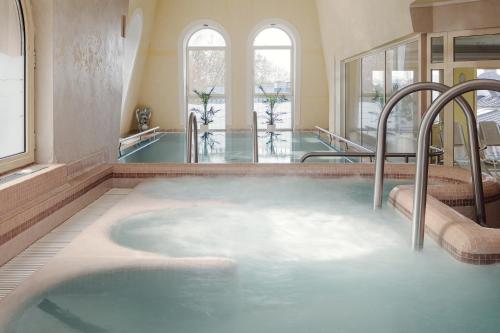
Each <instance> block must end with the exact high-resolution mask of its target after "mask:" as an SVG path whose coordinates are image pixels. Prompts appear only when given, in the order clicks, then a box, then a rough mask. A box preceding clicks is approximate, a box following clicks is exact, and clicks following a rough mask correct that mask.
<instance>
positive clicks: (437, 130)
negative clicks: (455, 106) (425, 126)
mask: <svg viewBox="0 0 500 333" xmlns="http://www.w3.org/2000/svg"><path fill="white" fill-rule="evenodd" d="M431 81H432V82H435V83H444V70H443V69H433V70H431ZM439 95H441V94H440V93H439V92H437V91H433V92H432V95H431V102H434V101H435V100H436V99H437V98H438V97H439ZM443 112H444V111H442V112H441V113H440V114H439V115H438V116H437V117H436V120H435V121H434V125H433V126H432V145H433V146H434V147H440V148H443V147H444V113H443Z"/></svg>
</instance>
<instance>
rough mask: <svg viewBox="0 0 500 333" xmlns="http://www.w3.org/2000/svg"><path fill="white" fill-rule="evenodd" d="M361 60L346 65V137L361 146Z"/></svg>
mask: <svg viewBox="0 0 500 333" xmlns="http://www.w3.org/2000/svg"><path fill="white" fill-rule="evenodd" d="M360 79H361V60H360V59H357V60H354V61H351V62H349V63H346V65H345V110H346V112H345V135H346V138H347V139H349V140H351V141H353V142H356V143H358V144H361V81H360Z"/></svg>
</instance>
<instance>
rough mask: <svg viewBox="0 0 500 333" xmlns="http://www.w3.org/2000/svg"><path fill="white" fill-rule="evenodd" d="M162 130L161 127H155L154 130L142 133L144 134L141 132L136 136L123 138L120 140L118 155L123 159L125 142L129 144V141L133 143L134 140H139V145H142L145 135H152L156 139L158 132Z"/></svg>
mask: <svg viewBox="0 0 500 333" xmlns="http://www.w3.org/2000/svg"><path fill="white" fill-rule="evenodd" d="M159 130H160V127H159V126H157V127H154V128H150V129H148V130H145V131H142V132H139V133H136V134H134V135H131V136H127V137H125V138H121V139H120V140H118V155H119V156H120V157H122V146H123V144H124V143H125V142H128V141H131V140H133V139H137V138H138V139H139V142H138V143H141V142H142V137H143V136H144V135H148V134H152V136H153V137H156V135H157V134H158V131H159Z"/></svg>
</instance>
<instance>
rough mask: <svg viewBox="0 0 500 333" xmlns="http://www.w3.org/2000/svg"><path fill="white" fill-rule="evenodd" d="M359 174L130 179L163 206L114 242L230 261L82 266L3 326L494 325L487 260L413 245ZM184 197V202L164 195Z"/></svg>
mask: <svg viewBox="0 0 500 333" xmlns="http://www.w3.org/2000/svg"><path fill="white" fill-rule="evenodd" d="M395 184H396V183H395V182H388V183H387V186H386V195H387V192H388V191H389V190H390V187H392V186H394V185H395ZM372 186H373V185H372V181H368V180H364V179H357V180H353V179H310V178H290V177H284V178H281V177H277V178H276V177H275V178H233V177H222V178H217V177H216V178H210V179H201V178H176V179H169V180H161V181H154V182H150V183H146V184H142V185H140V186H139V188H137V189H136V191H140V192H141V193H143V194H144V195H146V196H148V197H150V198H152V199H155V200H168V202H169V203H170V205H171V208H165V209H163V210H159V211H152V212H147V213H143V214H138V215H135V216H130V217H128V218H126V219H125V220H123V221H121V222H120V223H118V224H117V225H115V227H114V228H113V229H112V231H111V237H112V239H113V240H114V241H115V242H117V243H118V244H120V245H123V246H127V247H130V248H134V249H140V250H144V251H149V252H154V253H160V254H164V255H167V256H173V257H213V256H218V257H223V258H228V259H231V260H234V261H235V262H236V264H237V265H236V267H235V268H234V269H225V270H222V269H221V270H217V269H212V270H210V269H192V270H188V269H184V270H177V271H162V270H158V269H156V270H126V271H121V272H109V273H101V274H92V275H89V276H85V277H81V278H78V279H75V280H72V281H68V282H66V283H63V284H61V285H59V286H56V287H55V288H53V289H51V290H48V291H47V292H46V293H44V294H43V295H39V296H37V297H35V298H34V299H33V300H32V301H31V302H30V303H29V304H28V305H27V306H26V307H25V308H24V309H22V310H21V311H20V312H19V313H18V315H17V316H16V318H15V319H14V320H13V321H12V323H11V325H10V330H9V332H12V333H14V332H16V333H21V332H22V333H31V332H61V333H65V332H124V333H128V332H130V333H132V332H134V333H135V332H176V333H177V332H190V333H196V332H213V333H215V332H217V333H225V332H227V333H230V332H231V333H234V332H238V333H240V332H242V333H246V332H249V333H250V332H269V333H271V332H272V333H279V332H297V333H299V332H300V333H303V332H398V333H399V332H468V333H469V332H498V327H500V316H498V313H499V310H500V288H498V283H499V281H500V265H494V266H473V265H467V264H463V263H460V262H458V261H456V260H454V259H453V258H451V257H450V255H449V254H447V253H446V252H445V251H444V250H442V249H441V248H439V247H438V246H437V245H436V244H435V243H434V242H433V241H432V240H430V239H427V240H426V243H425V249H424V251H423V252H422V253H418V254H416V253H414V252H412V251H411V250H410V244H409V243H410V242H409V240H410V233H411V231H410V223H409V222H408V221H407V220H406V219H404V218H402V217H401V216H400V215H399V214H398V213H396V212H395V211H394V210H393V209H392V208H390V207H384V209H383V210H381V211H376V212H374V211H373V210H372V209H371V199H372ZM187 201H189V202H193V207H190V208H178V207H179V206H177V208H176V207H175V205H173V204H172V203H175V202H179V203H185V202H187ZM103 255H105V254H103ZM44 309H45V310H44ZM54 309H64V310H63V311H59V312H57V311H54ZM61 313H62V314H63V315H62V316H61Z"/></svg>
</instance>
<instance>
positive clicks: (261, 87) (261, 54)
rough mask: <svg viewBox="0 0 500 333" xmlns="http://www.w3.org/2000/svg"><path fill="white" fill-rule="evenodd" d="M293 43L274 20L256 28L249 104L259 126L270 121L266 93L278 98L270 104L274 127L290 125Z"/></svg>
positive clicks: (292, 102) (261, 126)
mask: <svg viewBox="0 0 500 333" xmlns="http://www.w3.org/2000/svg"><path fill="white" fill-rule="evenodd" d="M294 57H295V45H294V41H293V39H292V38H291V36H290V34H289V33H288V32H286V31H285V30H284V29H282V28H281V27H278V26H276V25H274V24H272V25H271V26H267V27H265V28H264V29H262V30H260V32H258V34H257V36H256V37H255V39H254V41H253V76H254V85H253V86H254V87H253V104H254V105H253V106H254V110H255V111H257V113H258V115H259V119H261V120H262V121H259V127H260V128H266V124H267V123H270V122H271V115H270V111H271V110H270V105H269V104H270V103H269V99H270V98H269V97H270V96H272V97H278V99H279V100H280V102H279V103H277V104H276V105H275V106H274V108H273V115H272V118H273V119H272V121H273V123H274V125H276V128H277V129H281V130H290V129H293V126H294V119H293V118H294V108H295V99H294V90H295V88H294V78H295V73H294V72H295V59H294Z"/></svg>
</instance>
